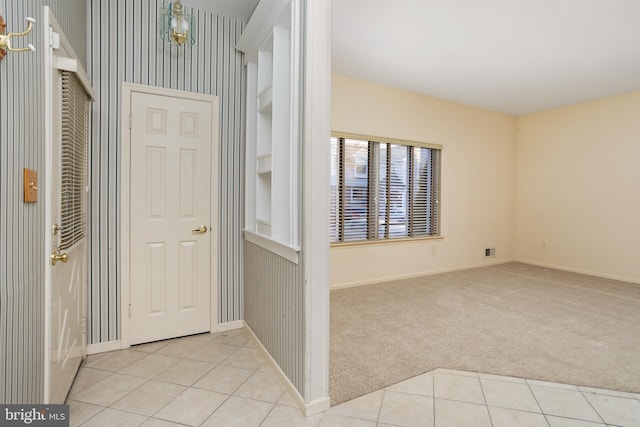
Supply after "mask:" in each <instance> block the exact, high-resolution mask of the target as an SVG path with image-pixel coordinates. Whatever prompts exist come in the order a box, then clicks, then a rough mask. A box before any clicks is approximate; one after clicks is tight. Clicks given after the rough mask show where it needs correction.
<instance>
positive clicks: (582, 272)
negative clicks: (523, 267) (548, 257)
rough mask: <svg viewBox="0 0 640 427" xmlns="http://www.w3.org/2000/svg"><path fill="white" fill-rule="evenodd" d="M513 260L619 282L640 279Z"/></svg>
mask: <svg viewBox="0 0 640 427" xmlns="http://www.w3.org/2000/svg"><path fill="white" fill-rule="evenodd" d="M515 261H516V262H519V263H522V264H529V265H535V266H536V267H544V268H552V269H554V270H560V271H567V272H569V273H578V274H585V275H587V276H593V277H599V278H601V279H611V280H619V281H621V282H627V283H633V284H634V285H640V280H638V279H632V278H630V277H624V276H616V275H615V274H606V273H596V272H594V271H589V270H582V269H579V268H572V267H565V266H562V265H555V264H545V263H543V262H537V261H531V260H526V259H516V260H515Z"/></svg>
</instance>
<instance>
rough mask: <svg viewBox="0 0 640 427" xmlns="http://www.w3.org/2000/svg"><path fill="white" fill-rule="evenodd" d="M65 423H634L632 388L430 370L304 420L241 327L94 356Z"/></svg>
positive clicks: (565, 426) (560, 426) (457, 426)
mask: <svg viewBox="0 0 640 427" xmlns="http://www.w3.org/2000/svg"><path fill="white" fill-rule="evenodd" d="M68 403H69V405H70V412H71V413H70V418H71V426H79V425H82V426H84V427H91V426H119V427H120V426H121V427H126V426H139V425H142V426H151V427H170V426H183V425H188V426H206V427H209V426H224V427H231V426H241V427H249V426H265V427H268V426H275V427H295V426H312V427H340V426H379V427H385V426H437V427H441V426H442V427H444V426H454V427H461V426H473V427H482V426H493V427H503V426H504V427H514V426H527V427H529V426H530V427H537V426H545V427H578V426H583V427H596V426H628V427H631V426H640V395H634V394H630V393H621V392H616V391H608V390H599V389H591V388H585V387H575V386H572V385H566V384H556V383H546V382H541V381H533V380H525V379H520V378H511V377H501V376H495V375H486V374H478V373H473V372H464V371H452V370H447V369H437V370H435V371H432V372H429V373H426V374H423V375H420V376H418V377H415V378H411V379H409V380H406V381H403V382H401V383H398V384H395V385H393V386H390V387H387V388H385V389H383V390H379V391H376V392H373V393H371V394H368V395H366V396H362V397H360V398H357V399H355V400H352V401H350V402H346V403H343V404H341V405H338V406H335V407H333V408H331V409H330V410H329V411H327V412H325V413H324V414H319V415H316V416H313V417H309V418H304V417H303V416H302V414H301V412H300V411H299V410H298V408H297V407H296V405H295V403H294V401H293V399H292V398H291V397H290V396H289V394H288V393H287V392H286V389H285V387H284V386H283V385H282V384H281V383H280V381H279V379H278V377H277V376H276V375H275V373H274V371H273V370H272V368H271V367H270V365H269V364H268V363H267V361H266V360H265V358H264V357H263V355H262V354H261V352H260V351H259V350H258V349H257V348H256V346H255V344H254V342H253V340H252V339H251V337H250V335H249V333H248V332H247V331H246V330H244V329H242V330H236V331H230V332H225V333H219V334H203V335H196V336H192V337H185V338H179V339H175V340H168V341H161V342H157V343H151V344H144V345H139V346H134V347H131V349H128V350H121V351H114V352H110V353H103V354H97V355H92V356H89V357H88V358H87V360H86V361H85V362H84V363H83V365H82V367H81V368H80V371H79V373H78V376H77V378H76V380H75V382H74V384H73V387H72V389H71V392H70V394H69V398H68Z"/></svg>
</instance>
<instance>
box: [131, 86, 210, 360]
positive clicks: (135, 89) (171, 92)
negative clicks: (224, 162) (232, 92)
mask: <svg viewBox="0 0 640 427" xmlns="http://www.w3.org/2000/svg"><path fill="white" fill-rule="evenodd" d="M133 93H144V94H149V95H159V96H169V97H173V98H180V99H188V100H194V101H204V102H208V103H210V104H211V137H212V138H211V159H210V160H211V167H212V169H214V170H215V173H212V174H211V182H210V185H211V218H210V219H209V220H210V224H211V228H212V233H211V234H212V236H211V264H210V266H211V268H210V278H211V283H210V293H211V316H210V318H211V320H210V333H214V332H216V331H217V330H218V290H219V283H218V236H219V231H218V228H217V227H218V226H219V223H218V218H219V199H218V175H219V164H218V157H219V149H220V132H219V129H220V124H219V123H218V120H219V98H218V97H217V96H215V95H204V94H199V93H193V92H185V91H181V90H175V89H165V88H160V87H155V86H146V85H141V84H136V83H127V82H123V83H122V108H121V121H120V122H121V128H120V129H121V137H122V145H121V160H120V179H121V182H122V186H121V190H120V267H121V270H120V271H121V273H120V283H121V285H120V348H122V349H125V348H129V347H131V337H130V332H131V319H130V318H129V304H130V302H131V301H130V292H131V263H130V260H131V258H130V257H131V235H130V231H129V230H130V218H129V215H130V212H131V209H130V203H129V200H130V195H131V128H130V124H129V117H130V116H131V98H132V95H133ZM214 227H215V228H214Z"/></svg>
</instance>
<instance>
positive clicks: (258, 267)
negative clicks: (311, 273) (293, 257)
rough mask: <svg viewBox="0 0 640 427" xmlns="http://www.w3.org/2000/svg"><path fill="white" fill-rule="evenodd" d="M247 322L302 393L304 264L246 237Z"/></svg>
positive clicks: (245, 287) (245, 291) (245, 288)
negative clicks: (285, 257) (302, 265)
mask: <svg viewBox="0 0 640 427" xmlns="http://www.w3.org/2000/svg"><path fill="white" fill-rule="evenodd" d="M244 246H245V257H244V263H245V277H244V280H245V282H244V293H245V305H246V306H245V322H246V323H247V324H248V325H249V326H250V327H251V329H252V330H253V332H254V333H255V334H256V336H257V337H258V338H259V339H260V341H261V342H262V344H263V345H264V346H265V348H266V349H267V350H268V351H269V353H270V354H271V356H272V357H273V359H274V360H275V361H276V362H277V363H278V365H279V366H280V368H281V369H282V371H283V372H284V373H285V375H287V377H288V378H289V380H290V381H291V383H292V384H293V385H294V386H295V387H296V389H297V390H298V392H299V393H300V394H303V384H304V312H303V308H304V293H303V288H302V284H303V282H304V280H303V275H302V267H301V264H295V263H292V262H291V261H289V260H286V259H284V258H282V257H280V256H278V255H276V254H274V253H273V252H270V251H268V250H266V249H264V248H262V247H261V246H258V245H255V244H253V243H251V242H248V241H245V243H244Z"/></svg>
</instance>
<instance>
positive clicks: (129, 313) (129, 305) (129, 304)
mask: <svg viewBox="0 0 640 427" xmlns="http://www.w3.org/2000/svg"><path fill="white" fill-rule="evenodd" d="M129 319H131V304H129Z"/></svg>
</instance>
